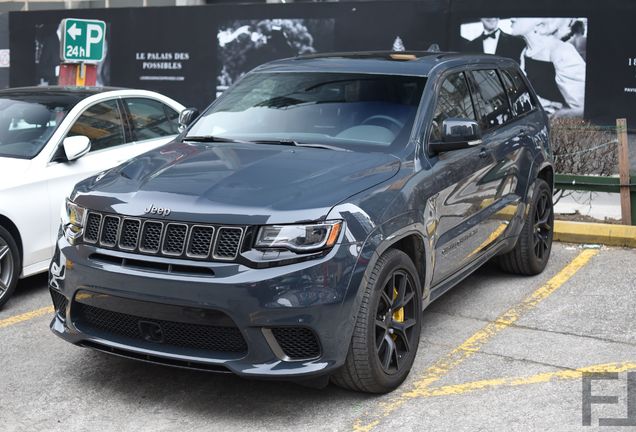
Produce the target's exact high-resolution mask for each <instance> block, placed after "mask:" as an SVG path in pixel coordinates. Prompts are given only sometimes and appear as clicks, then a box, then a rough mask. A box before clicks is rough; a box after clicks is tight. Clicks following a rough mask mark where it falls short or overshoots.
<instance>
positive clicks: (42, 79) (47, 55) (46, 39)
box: [33, 23, 111, 86]
mask: <svg viewBox="0 0 636 432" xmlns="http://www.w3.org/2000/svg"><path fill="white" fill-rule="evenodd" d="M61 39H62V33H61V29H60V26H59V25H50V24H38V25H36V26H35V47H34V49H35V79H34V82H33V84H35V85H39V86H46V85H55V84H57V82H58V79H59V76H60V64H61V63H62V61H61V60H60V41H61ZM109 41H110V29H109V25H108V23H107V24H106V38H105V40H104V52H105V55H104V60H103V61H101V62H97V82H96V85H98V86H107V85H110V82H111V79H110V54H109V50H108V47H109Z"/></svg>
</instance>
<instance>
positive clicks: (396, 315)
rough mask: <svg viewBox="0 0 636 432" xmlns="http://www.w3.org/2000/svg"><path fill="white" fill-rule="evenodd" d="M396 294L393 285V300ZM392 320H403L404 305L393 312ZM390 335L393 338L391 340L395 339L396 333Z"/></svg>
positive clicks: (396, 291)
mask: <svg viewBox="0 0 636 432" xmlns="http://www.w3.org/2000/svg"><path fill="white" fill-rule="evenodd" d="M397 296H398V290H397V289H396V288H395V287H393V301H395V299H397ZM393 320H394V321H397V322H404V307H401V308H399V309H398V310H396V311H394V312H393ZM391 337H392V338H393V340H396V339H397V335H396V334H392V335H391Z"/></svg>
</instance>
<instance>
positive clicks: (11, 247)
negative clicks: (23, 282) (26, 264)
mask: <svg viewBox="0 0 636 432" xmlns="http://www.w3.org/2000/svg"><path fill="white" fill-rule="evenodd" d="M20 268H21V266H20V255H19V252H18V246H17V245H16V243H15V240H14V239H13V236H11V233H9V231H7V230H6V229H4V228H3V227H1V226H0V307H2V305H4V304H5V303H6V302H7V300H9V297H11V295H12V294H13V291H15V287H16V285H17V284H18V276H19V274H20Z"/></svg>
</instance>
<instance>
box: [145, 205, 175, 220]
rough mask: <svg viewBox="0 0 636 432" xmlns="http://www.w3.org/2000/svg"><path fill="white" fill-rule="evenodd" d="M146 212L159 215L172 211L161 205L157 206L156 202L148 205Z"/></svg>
mask: <svg viewBox="0 0 636 432" xmlns="http://www.w3.org/2000/svg"><path fill="white" fill-rule="evenodd" d="M144 212H145V213H146V214H156V215H159V216H164V217H166V216H168V215H169V214H170V213H171V210H170V209H169V208H167V207H166V208H161V207H155V205H154V204H150V205H149V206H148V207H146V208H145V209H144Z"/></svg>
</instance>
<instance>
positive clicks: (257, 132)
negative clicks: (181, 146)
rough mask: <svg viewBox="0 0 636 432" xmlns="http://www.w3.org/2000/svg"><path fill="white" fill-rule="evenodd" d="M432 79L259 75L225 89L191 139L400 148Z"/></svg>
mask: <svg viewBox="0 0 636 432" xmlns="http://www.w3.org/2000/svg"><path fill="white" fill-rule="evenodd" d="M425 80H426V78H423V77H416V76H398V75H377V74H360V73H322V72H320V73H319V72H285V73H253V74H250V75H247V76H246V77H245V78H243V79H242V80H241V81H240V82H239V83H238V84H237V85H236V86H235V87H233V88H231V89H230V90H228V91H227V92H226V93H225V94H223V95H222V96H221V99H220V100H219V101H218V103H216V104H214V105H213V106H212V107H211V108H210V109H209V110H208V111H207V112H205V113H204V114H203V115H202V116H201V117H200V118H199V119H198V120H197V121H196V123H195V124H194V125H193V126H192V127H191V129H190V131H189V132H188V134H187V136H186V138H185V139H186V140H187V139H188V138H192V139H196V138H200V139H202V138H205V137H218V138H220V139H223V138H225V139H236V140H244V141H256V142H259V141H260V142H268V141H269V142H272V141H284V140H289V141H293V142H296V143H299V144H303V143H304V144H323V145H329V146H336V147H339V148H344V149H347V150H353V151H373V152H377V151H380V152H393V151H394V150H396V147H399V146H404V144H405V143H406V142H407V140H408V138H409V135H410V132H411V129H412V125H413V121H414V118H415V114H416V111H417V107H418V105H419V102H420V98H421V96H422V92H423V89H424V84H425Z"/></svg>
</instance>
